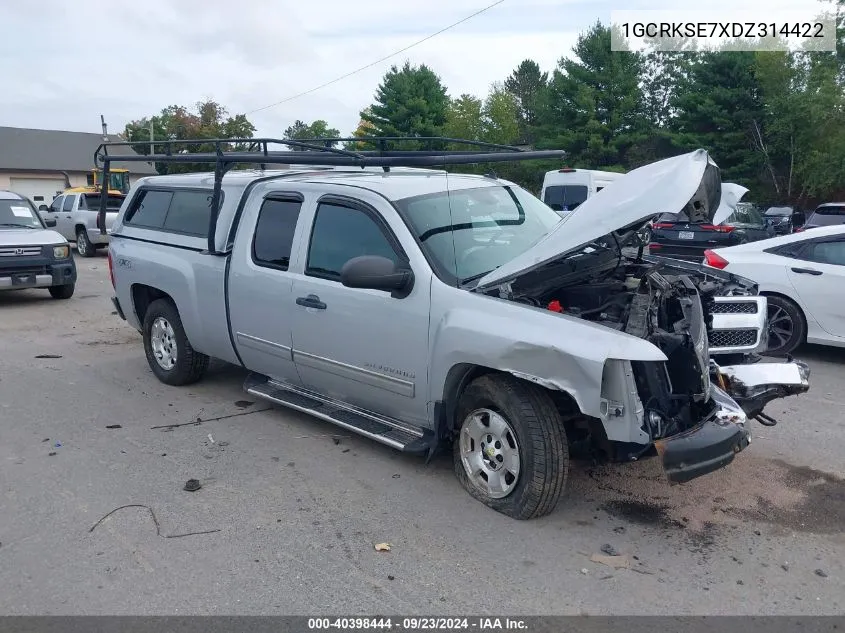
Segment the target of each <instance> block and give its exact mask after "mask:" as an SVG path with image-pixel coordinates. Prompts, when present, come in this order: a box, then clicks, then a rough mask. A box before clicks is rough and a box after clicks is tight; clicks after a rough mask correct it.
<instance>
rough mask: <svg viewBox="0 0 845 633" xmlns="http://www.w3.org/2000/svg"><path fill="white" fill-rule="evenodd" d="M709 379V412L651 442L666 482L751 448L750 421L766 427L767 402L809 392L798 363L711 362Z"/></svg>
mask: <svg viewBox="0 0 845 633" xmlns="http://www.w3.org/2000/svg"><path fill="white" fill-rule="evenodd" d="M711 377H712V383H711V387H710V394H711V397H712V398H713V400H714V401H715V403H716V407H717V408H716V411H715V413H714V414H712V415H711V417H709V418H708V419H707V420H705V421H704V422H702V423H701V424H699V425H698V426H696V427H694V428H692V429H689V430H688V431H685V432H683V433H679V434H677V435H673V436H671V437H666V438H662V439H659V440H655V442H654V446H655V448H656V449H657V454H658V455H659V456H660V458H661V460H662V462H663V470H664V471H665V472H666V477H667V478H668V480H669V482H670V483H685V482H687V481H690V480H692V479H695V478H696V477H701V476H702V475H706V474H708V473H711V472H713V471H715V470H718V469H720V468H723V467H725V466H727V465H728V464H730V463H731V462H732V461H733V460H734V457H735V456H736V454H737V453H739V452H740V451H742V450H744V449H745V448H747V447H748V446H749V445H750V444H751V429H750V428H749V422H750V420H752V419H757V420H758V421H760V422H761V423H762V424H765V425H768V426H771V425H772V424H774V423H776V422H775V421H774V420H772V418H770V417H768V416H766V415H765V414H764V413H763V408H764V407H765V406H766V405H767V404H768V403H769V402H771V401H772V400H775V399H777V398H784V397H786V396H790V395H797V394H800V393H804V392H806V391H807V390H809V388H810V381H809V379H810V368H809V367H808V366H807V364H806V363H802V362H801V361H790V362H786V363H757V364H754V365H732V366H729V367H719V366H718V365H717V364H716V363H714V362H712V361H711ZM719 385H720V386H719Z"/></svg>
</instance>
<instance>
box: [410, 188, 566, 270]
mask: <svg viewBox="0 0 845 633" xmlns="http://www.w3.org/2000/svg"><path fill="white" fill-rule="evenodd" d="M396 206H397V208H398V209H399V211H400V212H401V213H402V214H403V215H404V216H405V218H406V220H407V221H408V223H409V224H410V226H411V230H412V231H413V232H414V234H415V237H416V238H417V239H418V240H419V242H420V244H421V246H422V248H423V250H424V251H425V254H426V256H427V257H428V258H429V261H431V262H432V264H433V265H434V267H435V268H436V269H437V271H438V274H440V275H441V277H446V278H448V281H449V282H450V283H451V282H455V281H457V282H459V283H466V282H467V281H471V280H473V279H475V278H479V277H481V276H483V275H484V274H486V273H488V272H489V271H491V270H494V269H496V268H498V267H499V266H501V265H502V264H504V263H506V262H508V261H510V260H512V259H513V258H514V257H516V256H517V255H520V254H522V253H523V252H525V251H526V250H528V248H529V247H531V246H533V245H534V243H535V242H537V241H538V240H539V239H540V238H542V237H543V236H544V235H546V233H548V232H549V231H550V230H551V229H552V227H554V226H555V225H556V224H557V223H558V222H561V217H560V216H559V215H558V214H557V213H555V212H554V211H552V209H550V208H549V207H548V206H546V205H545V204H543V203H542V202H540V200H538V199H537V198H535V197H534V196H532V195H531V194H529V193H528V192H527V191H525V190H524V189H521V188H519V187H517V186H498V187H489V186H488V187H478V188H473V189H459V190H456V191H452V192H446V191H444V192H441V193H436V194H427V195H422V196H415V197H412V198H405V199H404V200H399V201H397V202H396Z"/></svg>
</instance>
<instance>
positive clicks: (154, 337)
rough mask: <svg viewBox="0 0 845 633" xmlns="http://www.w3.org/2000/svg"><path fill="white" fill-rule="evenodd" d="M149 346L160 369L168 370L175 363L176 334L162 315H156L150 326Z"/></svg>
mask: <svg viewBox="0 0 845 633" xmlns="http://www.w3.org/2000/svg"><path fill="white" fill-rule="evenodd" d="M150 346H151V347H152V348H153V356H155V359H156V362H157V363H158V365H159V367H161V368H162V369H166V370H170V369H173V366H174V365H175V364H176V358H177V356H176V351H177V350H176V335H175V334H174V333H173V327H172V326H171V325H170V323H168V321H167V319H165V318H164V317H156V318H155V320H154V321H153V325H152V327H151V328H150Z"/></svg>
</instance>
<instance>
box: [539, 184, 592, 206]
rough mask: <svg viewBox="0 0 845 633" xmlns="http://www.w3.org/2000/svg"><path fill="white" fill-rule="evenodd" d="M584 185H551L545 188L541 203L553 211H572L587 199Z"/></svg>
mask: <svg viewBox="0 0 845 633" xmlns="http://www.w3.org/2000/svg"><path fill="white" fill-rule="evenodd" d="M587 194H588V191H587V186H586V185H553V186H551V187H546V193H545V194H544V197H543V202H545V203H546V204H547V205H549V206H550V207H551V208H552V209H554V210H555V211H572V210H573V209H576V208H577V207H578V205H580V204H581V203H582V202H584V200H586V199H587Z"/></svg>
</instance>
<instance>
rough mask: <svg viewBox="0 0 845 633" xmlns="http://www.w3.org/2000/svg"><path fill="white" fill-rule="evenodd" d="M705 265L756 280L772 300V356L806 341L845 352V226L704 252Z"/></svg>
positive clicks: (786, 351) (784, 352)
mask: <svg viewBox="0 0 845 633" xmlns="http://www.w3.org/2000/svg"><path fill="white" fill-rule="evenodd" d="M704 264H705V265H707V266H712V267H713V268H719V269H721V270H725V271H727V272H731V273H735V274H737V275H740V276H742V277H746V278H748V279H752V280H753V281H755V282H757V284H758V285H759V287H760V293H761V294H764V295H767V296H768V305H769V310H768V317H769V350H768V352H767V353H768V354H771V355H773V356H782V355H786V354H789V353H791V352H792V351H793V350H794V349H795V348H796V347H798V346H799V345H801V344H802V343H804V342H805V341H806V342H808V343H818V344H820V345H834V346H837V347H845V226H842V225H839V226H831V227H820V228H815V229H813V230H812V231H807V232H804V233H793V234H792V235H784V236H783V237H776V238H773V239H769V240H764V241H761V242H750V243H748V244H741V245H739V246H731V247H729V248H720V249H717V250H710V251H705V253H704Z"/></svg>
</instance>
